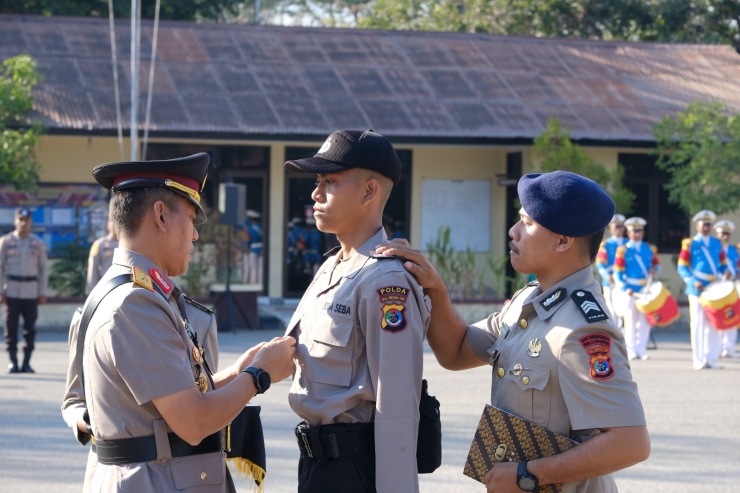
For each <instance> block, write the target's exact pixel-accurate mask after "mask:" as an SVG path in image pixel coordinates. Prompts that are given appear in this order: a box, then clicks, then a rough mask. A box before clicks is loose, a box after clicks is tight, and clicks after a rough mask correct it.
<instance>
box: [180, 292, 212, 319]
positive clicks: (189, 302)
mask: <svg viewBox="0 0 740 493" xmlns="http://www.w3.org/2000/svg"><path fill="white" fill-rule="evenodd" d="M182 297H183V298H185V303H188V304H189V305H193V306H194V307H195V308H198V309H199V310H203V311H204V312H206V313H207V314H209V315H213V313H214V311H213V310H211V309H210V308H208V307H207V306H205V305H201V304H200V303H198V302H197V301H195V300H194V299H192V298H188V297H187V296H185V295H182Z"/></svg>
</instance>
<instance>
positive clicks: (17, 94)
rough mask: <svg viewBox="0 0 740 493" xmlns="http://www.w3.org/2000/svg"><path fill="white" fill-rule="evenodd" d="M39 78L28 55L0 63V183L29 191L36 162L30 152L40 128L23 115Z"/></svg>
mask: <svg viewBox="0 0 740 493" xmlns="http://www.w3.org/2000/svg"><path fill="white" fill-rule="evenodd" d="M40 80H41V74H40V72H39V69H38V64H37V63H36V62H35V61H34V60H33V59H32V58H31V57H30V56H29V55H19V56H16V57H13V58H8V59H7V60H5V61H3V63H2V65H0V183H4V184H9V185H13V186H15V188H17V189H18V190H30V189H32V188H33V187H35V186H36V183H37V182H38V179H39V175H38V171H39V164H38V163H37V162H36V160H35V158H34V155H33V148H34V146H35V145H36V144H37V143H38V139H39V134H40V133H41V131H42V127H41V125H40V124H38V123H35V124H31V123H29V121H28V120H27V119H26V117H25V115H26V113H28V112H29V111H30V110H31V108H32V107H33V94H32V93H31V90H32V89H33V87H34V86H35V85H36V84H38V83H39V81H40Z"/></svg>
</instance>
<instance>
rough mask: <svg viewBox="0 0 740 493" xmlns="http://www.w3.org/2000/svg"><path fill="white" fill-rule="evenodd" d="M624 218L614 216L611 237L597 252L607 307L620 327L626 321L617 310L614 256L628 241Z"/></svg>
mask: <svg viewBox="0 0 740 493" xmlns="http://www.w3.org/2000/svg"><path fill="white" fill-rule="evenodd" d="M624 219H625V218H624V216H623V215H622V214H614V217H613V218H612V220H611V222H610V223H609V232H610V233H611V237H609V238H608V239H606V240H604V241H602V242H601V246H600V247H599V253H597V254H596V268H597V269H598V270H599V274H601V288H602V291H603V292H604V299H605V300H606V307H607V308H608V309H609V311H610V312H611V314H612V317H614V323H616V324H617V325H618V326H619V327H620V328H622V327H623V325H624V322H623V320H622V316H621V315H618V314H617V310H615V304H616V303H615V301H616V300H615V298H616V296H617V293H616V292H615V289H614V257H615V254H616V253H617V248H619V247H620V246H622V245H624V244H625V243H626V242H627V239H626V238H625V237H624Z"/></svg>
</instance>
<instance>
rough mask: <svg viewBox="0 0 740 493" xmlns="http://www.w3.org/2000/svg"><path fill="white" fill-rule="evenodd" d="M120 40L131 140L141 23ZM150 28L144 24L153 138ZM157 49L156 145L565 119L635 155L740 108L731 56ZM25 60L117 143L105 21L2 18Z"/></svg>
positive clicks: (504, 126)
mask: <svg viewBox="0 0 740 493" xmlns="http://www.w3.org/2000/svg"><path fill="white" fill-rule="evenodd" d="M115 27H116V44H117V56H118V63H119V66H118V68H119V79H120V89H121V102H122V108H121V110H122V117H123V124H124V127H125V128H126V129H127V128H128V124H129V111H130V110H129V108H128V104H129V103H128V102H129V97H130V94H129V88H128V85H129V81H130V73H129V71H130V61H129V49H130V31H129V29H130V23H129V21H128V19H120V20H118V21H116V26H115ZM152 31H153V26H152V23H151V22H150V21H144V22H143V23H142V46H141V67H140V68H141V72H140V73H141V77H140V79H139V88H140V90H141V96H140V105H139V112H140V113H139V114H140V117H141V125H142V127H143V120H144V107H145V104H146V90H147V86H148V72H149V57H150V51H151V43H152ZM158 46H159V49H158V54H157V65H156V73H155V82H154V95H153V104H152V123H151V131H152V133H153V134H154V135H156V134H157V133H158V132H159V133H162V134H169V135H172V134H177V133H189V134H194V133H197V134H199V135H202V136H204V137H205V136H207V135H209V134H211V135H214V136H218V135H230V136H233V135H244V136H246V137H248V136H249V135H275V136H279V137H280V138H290V137H291V136H310V137H312V138H314V137H315V138H317V139H321V138H322V137H323V136H325V135H327V134H329V133H331V132H332V131H334V130H336V129H337V128H360V129H363V128H373V129H375V130H376V131H378V132H380V133H383V134H385V135H388V136H389V137H394V138H404V137H417V138H427V139H430V140H432V141H433V140H434V139H436V138H451V139H456V138H461V139H462V138H465V139H469V138H475V139H484V140H486V139H508V138H525V139H530V138H533V137H535V136H536V135H538V134H539V133H540V132H541V131H542V130H543V129H544V125H545V123H546V121H547V119H548V118H550V117H552V116H555V117H558V118H560V119H561V120H562V121H563V123H564V125H566V126H568V127H570V128H571V130H572V132H573V135H574V137H576V138H582V139H593V140H601V141H627V142H636V141H651V140H652V138H653V137H652V125H653V124H655V123H656V122H657V121H659V120H660V119H661V118H663V117H664V116H665V115H667V114H670V113H672V112H675V111H678V110H680V109H681V108H683V107H684V106H685V105H686V104H689V103H691V102H693V101H695V100H696V99H702V100H707V99H715V100H719V101H723V102H724V103H726V104H727V105H728V106H729V107H730V109H731V110H734V111H740V56H739V55H738V54H737V53H735V52H734V51H733V50H732V48H731V47H729V46H717V45H686V44H673V45H668V44H645V43H626V42H602V41H589V40H567V39H535V38H525V37H504V36H493V35H486V34H461V33H429V32H400V31H399V32H395V31H372V30H352V29H311V28H285V27H267V26H243V25H224V24H193V23H185V22H170V21H167V22H164V21H163V22H162V23H161V24H160V37H159V40H158ZM21 53H29V54H31V55H32V56H33V57H35V58H36V59H37V60H38V61H39V63H40V66H41V70H42V72H43V75H44V81H43V82H42V83H41V84H40V85H39V86H38V87H37V88H36V89H35V95H36V103H35V106H34V115H35V116H40V117H41V118H42V119H43V120H44V122H45V124H46V125H47V126H48V127H50V128H53V129H58V130H59V131H64V129H69V130H95V131H102V132H109V133H114V132H115V129H116V118H115V107H114V99H113V75H112V65H111V55H110V34H109V28H108V20H107V19H93V18H64V17H54V18H45V17H41V16H20V15H0V56H2V58H7V57H10V56H15V55H18V54H21Z"/></svg>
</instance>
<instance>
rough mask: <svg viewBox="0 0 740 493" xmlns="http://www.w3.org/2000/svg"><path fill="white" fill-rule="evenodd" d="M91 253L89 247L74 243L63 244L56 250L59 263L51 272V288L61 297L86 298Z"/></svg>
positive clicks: (55, 264) (52, 267)
mask: <svg viewBox="0 0 740 493" xmlns="http://www.w3.org/2000/svg"><path fill="white" fill-rule="evenodd" d="M89 252H90V250H89V249H88V248H87V247H85V246H83V245H80V244H79V243H77V242H74V241H67V242H61V243H59V244H58V245H57V246H56V247H55V248H54V256H55V257H57V261H56V262H54V264H53V265H52V266H51V269H50V271H49V286H51V287H52V289H54V290H55V291H56V292H57V294H58V295H59V296H69V297H80V296H85V285H86V283H87V258H88V254H89Z"/></svg>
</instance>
